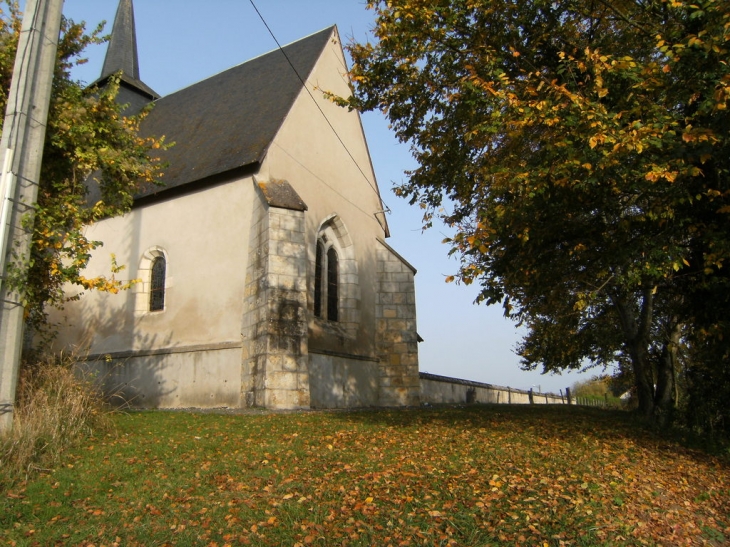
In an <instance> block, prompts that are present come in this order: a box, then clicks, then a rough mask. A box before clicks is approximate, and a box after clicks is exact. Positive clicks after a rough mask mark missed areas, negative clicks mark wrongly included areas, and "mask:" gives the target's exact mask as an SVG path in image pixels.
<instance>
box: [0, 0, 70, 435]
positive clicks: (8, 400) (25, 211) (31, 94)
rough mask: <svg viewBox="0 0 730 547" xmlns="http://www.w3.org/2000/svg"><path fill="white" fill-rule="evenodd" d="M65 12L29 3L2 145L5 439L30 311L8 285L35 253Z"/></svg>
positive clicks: (0, 296) (0, 314) (0, 363)
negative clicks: (13, 266)
mask: <svg viewBox="0 0 730 547" xmlns="http://www.w3.org/2000/svg"><path fill="white" fill-rule="evenodd" d="M62 9H63V0H27V2H26V4H25V14H24V16H23V26H22V29H21V31H20V40H19V41H18V51H17V53H16V55H15V66H14V68H13V79H12V83H11V85H10V94H9V96H8V104H7V110H6V113H5V121H4V123H3V132H2V140H0V167H1V168H2V171H1V172H0V175H1V178H0V200H2V202H1V203H2V207H0V274H1V276H2V277H0V283H1V284H2V285H0V306H1V307H0V434H1V433H6V432H8V431H10V429H11V428H12V425H13V404H14V401H15V389H16V386H17V383H18V369H19V367H20V352H21V350H22V346H23V320H24V317H23V316H24V311H25V309H24V308H25V307H24V306H23V303H22V302H23V296H22V294H19V293H18V291H14V290H12V289H11V288H10V287H8V284H7V283H6V282H5V280H6V279H7V277H6V276H7V271H8V265H9V264H10V263H12V262H14V263H17V264H25V263H26V262H27V257H28V254H29V251H30V243H31V233H30V232H29V231H28V230H25V229H24V228H23V219H24V218H26V217H27V215H31V214H32V213H33V208H34V206H35V204H36V201H37V197H38V181H39V179H40V171H41V159H42V157H43V142H44V140H45V135H46V122H47V120H48V109H49V104H50V99H51V84H52V83H53V69H54V66H55V64H56V49H57V48H58V35H59V32H60V29H61V11H62Z"/></svg>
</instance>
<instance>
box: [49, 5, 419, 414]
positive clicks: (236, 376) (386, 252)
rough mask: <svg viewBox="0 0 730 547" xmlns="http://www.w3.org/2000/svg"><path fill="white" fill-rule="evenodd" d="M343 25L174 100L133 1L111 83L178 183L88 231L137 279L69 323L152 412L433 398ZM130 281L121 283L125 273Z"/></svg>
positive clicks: (99, 254) (110, 65)
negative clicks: (140, 37) (163, 87)
mask: <svg viewBox="0 0 730 547" xmlns="http://www.w3.org/2000/svg"><path fill="white" fill-rule="evenodd" d="M345 66H346V61H345V57H344V54H343V51H342V46H341V43H340V37H339V35H338V32H337V29H336V28H335V27H332V28H328V29H325V30H322V31H320V32H318V33H316V34H313V35H311V36H308V37H306V38H303V39H301V40H299V41H297V42H294V43H292V44H290V45H287V46H285V47H283V49H281V50H275V51H272V52H270V53H267V54H265V55H262V56H260V57H257V58H255V59H252V60H250V61H248V62H246V63H243V64H241V65H238V66H235V67H233V68H231V69H229V70H226V71H224V72H222V73H220V74H217V75H215V76H212V77H211V78H208V79H207V80H204V81H201V82H199V83H196V84H194V85H191V86H190V87H187V88H185V89H182V90H180V91H177V92H175V93H172V94H170V95H168V96H166V97H159V96H158V95H157V94H156V93H155V92H154V91H153V90H152V89H150V88H149V87H148V86H147V85H145V84H144V83H143V82H142V81H141V80H140V75H139V68H138V58H137V45H136V37H135V27H134V15H133V8H132V0H121V2H120V4H119V9H118V11H117V15H116V19H115V22H114V26H113V30H112V37H111V41H110V44H109V49H108V51H107V55H106V59H105V63H104V68H103V71H102V75H101V78H100V80H99V81H98V82H97V85H104V83H105V81H106V80H107V79H108V78H109V77H110V76H111V75H113V74H115V73H118V72H119V71H121V72H122V79H121V88H122V89H121V91H120V100H121V101H122V102H123V103H125V104H129V106H128V111H134V110H139V109H140V108H142V107H143V106H144V105H146V104H148V103H150V102H154V106H153V108H152V111H151V113H150V114H149V116H148V117H147V119H146V120H145V121H144V123H143V133H144V134H147V135H155V136H162V135H164V136H165V138H166V141H167V142H168V143H174V146H173V147H171V148H170V149H168V150H165V151H163V152H162V153H161V156H162V159H163V161H165V162H167V164H168V167H167V168H166V169H165V174H164V177H163V180H162V182H163V186H161V187H156V188H152V189H149V190H147V191H143V192H141V193H140V194H139V195H137V196H136V198H135V201H134V206H133V208H132V211H131V212H130V213H129V214H127V215H125V216H123V217H118V218H110V219H106V220H103V221H100V222H98V223H97V224H94V225H93V226H90V227H89V229H88V236H89V237H90V238H92V239H94V240H100V241H103V242H104V246H103V247H101V248H100V249H98V250H97V251H96V254H95V256H94V258H93V259H92V261H91V263H90V266H89V274H90V275H97V274H103V273H105V272H107V273H108V271H109V263H110V255H111V254H112V253H113V254H114V255H115V256H116V260H117V262H118V263H119V264H124V265H126V269H125V270H124V271H123V272H122V275H123V276H124V277H128V278H129V279H139V282H138V283H136V284H135V285H133V287H132V288H131V289H130V290H128V291H123V292H121V293H119V294H115V295H114V294H104V293H94V292H90V293H88V294H85V295H84V296H83V297H82V298H81V299H80V300H79V301H77V302H71V303H70V304H69V305H68V306H67V307H66V309H65V310H63V311H62V312H59V315H58V316H57V317H56V318H55V319H56V320H57V321H61V322H62V325H63V326H62V328H61V333H60V337H59V341H60V342H61V343H62V344H64V345H67V346H75V347H79V348H83V349H84V350H85V351H88V353H89V358H88V363H89V365H90V366H91V367H94V368H96V369H97V371H98V374H99V377H100V378H103V379H104V381H105V383H106V387H107V388H108V389H109V390H110V391H115V392H117V393H120V394H121V395H122V396H123V397H125V399H126V400H127V401H129V403H130V404H131V405H133V406H137V407H163V408H174V407H200V408H203V407H232V408H242V407H247V406H258V407H265V408H272V409H301V408H337V407H361V406H394V405H412V404H418V401H419V373H418V348H417V345H418V334H417V332H416V306H415V290H414V275H415V273H416V271H415V269H414V268H413V267H412V266H411V265H410V264H409V263H408V262H407V261H406V260H405V259H403V258H402V257H401V256H400V255H399V254H398V253H397V252H396V251H394V250H393V249H392V248H391V247H390V246H389V245H388V244H387V243H386V241H385V240H386V239H387V238H388V236H389V229H388V223H387V220H386V217H385V214H384V212H383V208H384V207H383V203H382V201H381V198H380V193H379V189H378V185H377V182H376V180H375V174H374V171H373V167H372V165H371V161H370V156H369V152H368V147H367V143H366V140H365V136H364V132H363V128H362V125H361V122H360V118H359V115H358V113H357V112H355V111H352V112H350V111H348V110H347V109H344V108H341V107H338V106H336V105H334V104H332V103H331V102H330V101H328V100H327V99H326V98H325V97H323V93H322V90H327V91H331V92H333V93H336V94H338V95H343V96H344V95H347V94H348V93H349V88H348V81H347V76H346V73H345V68H344V67H345ZM117 277H119V275H118V276H117Z"/></svg>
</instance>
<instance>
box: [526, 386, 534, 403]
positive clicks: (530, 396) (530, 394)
mask: <svg viewBox="0 0 730 547" xmlns="http://www.w3.org/2000/svg"><path fill="white" fill-rule="evenodd" d="M527 397H528V398H529V399H530V404H531V405H534V404H535V399H533V398H532V388H530V391H528V392H527Z"/></svg>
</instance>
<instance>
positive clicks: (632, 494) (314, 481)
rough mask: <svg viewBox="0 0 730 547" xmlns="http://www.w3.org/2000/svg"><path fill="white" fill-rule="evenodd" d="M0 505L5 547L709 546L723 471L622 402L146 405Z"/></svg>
mask: <svg viewBox="0 0 730 547" xmlns="http://www.w3.org/2000/svg"><path fill="white" fill-rule="evenodd" d="M117 420H118V426H119V428H120V430H121V433H120V435H119V436H117V437H107V438H106V439H105V440H104V441H103V442H99V443H98V444H97V445H96V446H94V447H93V450H91V449H89V448H90V447H87V449H84V450H79V451H78V452H77V453H76V454H75V456H74V459H73V461H71V462H69V463H70V464H71V466H66V467H60V468H59V469H58V470H56V471H55V472H54V473H52V474H49V475H47V476H45V477H40V478H38V479H37V480H34V481H32V482H30V483H28V484H27V485H25V488H24V489H23V490H18V489H16V490H13V491H12V492H5V493H4V496H3V498H4V499H3V501H2V502H0V530H4V532H0V542H5V543H8V544H10V545H53V544H64V545H66V544H68V545H87V544H94V545H96V546H100V545H106V546H109V545H114V544H115V543H116V544H119V545H130V546H133V545H149V544H151V543H154V544H156V545H170V546H172V545H209V546H214V545H217V546H219V547H222V546H224V545H299V546H301V547H304V546H309V545H376V544H377V545H393V546H406V545H490V544H500V545H530V546H540V547H545V546H549V547H552V546H560V545H566V546H567V545H585V546H589V545H590V546H597V545H616V544H621V545H666V546H670V545H671V546H674V545H710V546H719V545H723V544H726V542H727V541H728V538H730V529H729V528H728V526H729V525H730V517H729V516H728V515H729V513H730V511H729V509H730V475H729V474H728V469H727V467H726V465H725V464H724V463H723V462H721V461H719V460H717V459H714V458H712V457H709V456H707V455H704V454H701V453H697V452H692V451H689V450H686V449H684V448H682V447H681V446H678V445H675V444H671V443H667V442H665V441H663V440H662V439H660V438H658V437H655V436H653V435H651V434H649V433H647V432H645V431H643V430H641V429H638V428H636V427H634V426H632V425H631V423H630V422H629V421H628V420H627V417H626V415H624V414H622V413H606V412H600V411H593V410H581V409H576V408H554V409H551V408H548V409H545V408H542V409H535V408H516V407H509V408H505V407H469V408H463V409H455V408H451V409H435V410H417V411H414V410H402V411H380V412H355V413H305V414H268V415H256V416H249V415H242V416H214V415H195V414H183V413H139V414H131V415H128V416H120V417H119V418H117Z"/></svg>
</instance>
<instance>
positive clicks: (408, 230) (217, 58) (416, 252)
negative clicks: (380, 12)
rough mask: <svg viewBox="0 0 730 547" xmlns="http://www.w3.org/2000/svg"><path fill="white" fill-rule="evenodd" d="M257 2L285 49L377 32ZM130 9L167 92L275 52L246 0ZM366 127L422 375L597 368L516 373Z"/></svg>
mask: <svg viewBox="0 0 730 547" xmlns="http://www.w3.org/2000/svg"><path fill="white" fill-rule="evenodd" d="M254 1H255V3H256V6H257V7H258V9H259V11H260V12H261V15H262V16H263V17H264V19H265V20H266V22H267V23H268V25H269V27H270V28H271V30H272V31H273V33H274V35H275V36H276V38H277V40H278V41H279V42H280V43H281V44H282V45H284V44H287V43H289V42H292V41H295V40H297V39H299V38H302V37H304V36H307V35H309V34H312V33H314V32H316V31H318V30H321V29H323V28H326V27H329V26H331V25H333V24H336V25H337V26H338V29H339V32H340V35H341V37H342V39H343V41H345V42H347V41H348V40H350V39H355V40H357V41H365V40H367V39H368V37H369V36H370V34H369V30H370V28H371V27H372V26H373V20H374V17H373V13H372V12H371V11H368V10H367V9H366V8H365V2H364V1H363V0H254ZM21 4H22V3H21ZM134 7H135V19H136V26H137V40H138V51H139V60H140V73H141V78H142V80H143V81H144V82H145V83H146V84H147V85H149V86H150V87H152V89H154V90H155V91H157V92H158V93H159V94H161V95H163V96H164V95H167V94H169V93H171V92H173V91H176V90H178V89H180V88H183V87H186V86H188V85H190V84H192V83H195V82H197V81H200V80H202V79H205V78H207V77H209V76H212V75H213V74H216V73H218V72H221V71H222V70H225V69H227V68H230V67H231V66H234V65H237V64H240V63H242V62H244V61H246V60H248V59H250V58H252V57H255V56H257V55H260V54H262V53H265V52H267V51H270V50H272V49H275V48H276V43H275V42H274V39H273V38H272V37H271V35H270V34H269V32H268V31H267V30H266V27H265V26H264V24H263V23H262V21H261V19H260V18H259V16H258V15H257V13H256V11H255V10H254V8H253V7H252V5H251V3H250V2H249V1H248V0H206V2H200V0H195V1H193V0H174V1H173V0H135V2H134ZM116 8H117V0H65V4H64V14H65V15H66V16H67V17H69V18H71V19H73V20H74V21H77V22H79V21H82V20H83V21H86V22H87V28H88V27H93V26H95V25H96V24H97V23H98V22H100V21H102V20H106V21H107V22H108V23H107V27H106V29H107V31H110V30H111V24H112V22H113V19H114V14H115V12H116ZM105 51H106V46H99V47H94V48H92V49H91V50H89V51H88V58H89V62H88V63H87V64H86V65H84V66H83V67H80V68H79V69H77V70H76V72H75V74H74V75H75V77H76V78H77V79H80V80H82V81H85V82H88V83H90V82H93V81H94V80H95V79H96V78H97V77H98V76H99V73H100V71H101V65H102V63H103V60H104V53H105ZM363 124H364V127H365V133H366V136H367V139H368V144H369V147H370V152H371V154H372V160H373V165H374V168H375V172H376V176H377V178H378V183H379V185H380V190H381V194H382V196H383V199H384V201H385V202H386V204H387V206H388V207H389V208H390V209H391V211H392V213H391V214H390V216H389V217H388V222H389V224H390V230H391V238H390V240H389V244H390V245H391V246H393V247H394V248H395V249H396V250H397V251H398V252H399V253H400V254H401V255H403V256H404V257H405V258H406V259H407V260H408V261H409V262H411V263H412V264H413V265H414V266H415V267H416V268H417V269H418V274H417V276H416V296H417V306H418V331H419V333H420V334H421V336H422V337H423V338H424V342H422V343H421V344H420V346H419V352H420V353H419V358H420V369H421V371H424V372H431V373H434V374H443V375H447V376H453V377H457V378H464V379H469V380H476V381H481V382H487V383H492V384H498V385H503V386H510V387H514V388H519V389H529V388H530V387H532V386H540V387H541V388H542V390H543V391H555V392H557V390H559V389H564V388H565V387H567V386H571V385H572V384H573V383H574V382H575V381H576V380H579V379H583V378H586V377H590V376H592V375H593V374H595V373H596V372H599V371H596V372H590V373H588V374H587V375H581V376H579V375H577V374H575V373H572V374H563V375H562V376H555V375H541V374H540V373H539V372H524V371H521V370H520V368H519V358H518V357H517V356H516V355H515V354H514V352H513V349H514V347H515V345H516V344H517V343H518V341H519V339H520V333H519V331H518V329H516V327H515V325H514V324H513V323H512V322H510V321H508V320H506V319H504V318H503V317H502V310H501V308H500V307H499V306H492V307H486V306H483V305H480V306H476V305H474V304H473V301H474V298H475V297H476V293H477V290H476V288H475V287H466V286H463V285H462V286H459V285H455V284H446V283H445V282H444V278H445V277H446V276H447V275H449V274H453V273H454V272H455V271H456V269H457V267H458V264H457V262H456V260H455V259H449V258H448V257H447V252H448V247H446V246H445V245H443V244H442V243H441V241H442V240H443V238H444V236H445V235H447V234H448V231H447V229H446V228H445V227H443V226H434V227H433V228H431V229H430V230H427V231H426V232H422V230H421V216H422V212H421V211H420V210H419V209H418V208H416V207H411V206H409V205H408V203H407V202H406V201H405V200H402V199H399V198H397V197H395V195H394V194H393V192H392V188H393V184H394V183H396V184H397V183H400V182H401V181H403V180H404V179H405V175H404V171H405V170H407V169H409V168H412V167H413V166H414V162H413V159H412V157H411V155H410V152H409V149H408V146H407V145H403V144H400V143H398V142H397V141H396V140H395V138H394V136H393V134H392V132H391V131H390V130H389V129H388V125H387V121H386V120H385V119H384V118H383V116H382V115H380V114H379V113H367V114H365V115H364V116H363Z"/></svg>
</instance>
